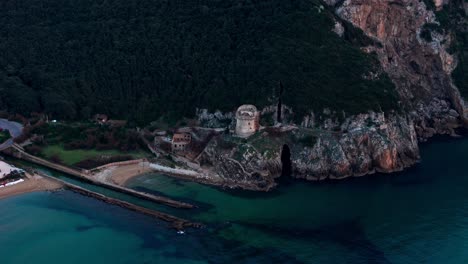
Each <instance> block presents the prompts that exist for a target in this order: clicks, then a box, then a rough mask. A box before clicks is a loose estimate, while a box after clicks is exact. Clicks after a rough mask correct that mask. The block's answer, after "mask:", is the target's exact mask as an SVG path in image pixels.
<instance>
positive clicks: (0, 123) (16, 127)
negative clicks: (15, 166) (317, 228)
mask: <svg viewBox="0 0 468 264" xmlns="http://www.w3.org/2000/svg"><path fill="white" fill-rule="evenodd" d="M0 128H2V129H6V130H8V131H10V135H11V136H12V137H13V138H12V139H9V140H7V141H5V142H4V143H3V144H0V151H1V150H4V149H6V148H8V147H10V146H11V145H12V144H13V139H14V138H17V137H19V136H20V135H21V133H22V132H23V125H21V124H20V123H17V122H12V121H8V120H6V119H0Z"/></svg>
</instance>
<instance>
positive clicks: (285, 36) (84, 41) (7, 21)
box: [0, 0, 396, 123]
mask: <svg viewBox="0 0 468 264" xmlns="http://www.w3.org/2000/svg"><path fill="white" fill-rule="evenodd" d="M0 23H1V25H2V27H0V51H1V52H0V90H1V93H2V96H1V98H0V109H8V110H10V111H15V112H20V113H23V114H27V113H30V112H33V111H38V112H39V111H41V112H47V113H49V114H52V115H53V116H54V117H55V118H61V119H62V118H66V119H82V118H88V117H90V116H91V115H92V114H94V113H107V114H110V115H112V116H114V117H121V118H129V119H133V120H137V121H138V122H140V123H143V122H148V121H151V120H155V119H157V118H159V117H160V116H162V115H164V116H166V117H169V118H171V119H177V118H180V117H182V116H190V115H193V114H194V112H195V108H197V107H199V108H209V109H210V110H215V109H221V110H233V109H234V108H235V107H236V106H238V105H240V104H243V103H255V104H257V105H258V106H266V105H269V104H272V103H276V99H277V98H276V97H277V95H278V83H279V82H280V81H281V82H282V83H283V85H284V87H285V93H284V99H283V100H284V102H285V103H286V104H288V105H291V106H293V107H294V110H295V111H296V112H297V113H298V114H299V115H301V114H302V113H305V112H306V111H309V110H311V109H312V110H315V111H322V109H323V108H325V107H330V108H332V109H335V110H343V111H345V112H346V113H359V112H365V111H367V110H370V109H374V110H389V109H392V108H396V96H395V92H394V87H393V84H392V83H391V82H390V81H389V78H388V77H387V76H386V75H385V74H384V73H380V72H381V70H380V66H379V62H378V61H377V60H376V59H375V58H374V56H373V55H369V54H365V53H363V52H361V51H360V49H359V48H360V47H359V44H360V41H362V36H361V34H360V33H359V32H358V31H357V30H347V31H346V32H354V33H352V34H349V33H347V35H345V37H344V38H340V37H339V36H338V35H336V34H335V33H333V32H332V28H333V26H334V21H333V14H332V12H330V11H328V10H327V8H325V7H323V6H322V5H321V4H320V3H319V1H317V0H267V1H265V0H263V1H260V0H241V1H239V0H236V1H234V0H225V1H218V0H197V1H195V0H185V1H167V0H139V1H134V0H132V1H126V0H110V1H101V0H50V1H47V2H44V1H42V0H21V1H20V0H5V1H1V2H0ZM370 73H378V77H377V78H365V76H369V75H370Z"/></svg>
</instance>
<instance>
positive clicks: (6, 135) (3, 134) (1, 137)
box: [0, 129, 11, 144]
mask: <svg viewBox="0 0 468 264" xmlns="http://www.w3.org/2000/svg"><path fill="white" fill-rule="evenodd" d="M10 138H11V135H10V132H8V131H7V130H1V129H0V144H2V143H3V142H5V141H7V140H8V139H10Z"/></svg>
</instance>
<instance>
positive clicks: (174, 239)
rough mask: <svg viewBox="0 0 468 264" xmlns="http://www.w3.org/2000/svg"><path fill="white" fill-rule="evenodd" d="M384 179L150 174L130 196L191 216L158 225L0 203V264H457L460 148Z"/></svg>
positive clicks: (62, 199)
mask: <svg viewBox="0 0 468 264" xmlns="http://www.w3.org/2000/svg"><path fill="white" fill-rule="evenodd" d="M422 156H423V162H422V163H421V164H419V165H417V166H415V167H414V168H412V169H410V170H408V171H406V172H403V173H398V174H393V175H374V176H370V177H363V178H359V179H352V180H349V181H340V182H331V183H310V182H303V181H290V182H285V183H282V185H281V186H280V188H278V190H276V191H274V192H272V193H252V192H242V191H223V190H219V189H217V188H213V187H208V186H203V185H200V184H196V183H190V182H184V181H180V180H175V179H173V178H169V177H165V176H162V175H157V174H148V175H145V176H141V177H139V178H136V179H134V180H132V181H131V182H130V183H129V186H130V187H132V188H135V189H140V190H145V191H151V192H155V193H163V194H165V195H168V196H171V197H175V198H179V199H183V200H187V201H190V202H193V203H195V204H197V205H198V206H199V208H198V209H196V210H194V211H193V210H171V209H165V210H166V211H167V212H170V213H172V214H175V215H177V216H180V217H185V218H190V219H192V220H196V221H200V222H202V223H205V224H206V227H205V228H203V229H201V230H187V233H186V234H185V235H179V234H177V233H176V232H175V231H173V230H171V229H168V228H167V226H166V224H165V223H162V222H159V221H156V220H154V219H152V218H149V217H146V216H143V215H141V214H138V213H134V212H130V211H127V210H125V209H122V208H119V207H116V206H111V205H107V204H105V203H103V202H100V201H97V200H94V199H92V198H89V197H84V196H81V195H79V194H75V193H72V192H70V191H59V192H54V193H45V192H43V193H33V194H27V195H22V196H19V197H13V198H9V199H6V200H0V256H1V260H0V263H2V264H3V263H449V264H450V263H468V172H467V170H468V139H461V140H448V141H437V142H433V143H431V144H427V145H425V146H423V147H422Z"/></svg>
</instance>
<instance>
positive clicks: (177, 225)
mask: <svg viewBox="0 0 468 264" xmlns="http://www.w3.org/2000/svg"><path fill="white" fill-rule="evenodd" d="M35 173H36V174H38V175H40V176H41V177H44V178H47V179H50V180H52V181H55V182H59V183H61V184H63V185H64V186H65V187H66V188H67V189H69V190H71V191H73V192H76V193H79V194H82V195H85V196H89V197H92V198H95V199H98V200H101V201H104V202H106V203H108V204H112V205H117V206H120V207H123V208H126V209H128V210H132V211H135V212H139V213H143V214H145V215H148V216H151V217H154V218H157V219H159V220H162V221H165V222H168V223H170V225H171V227H172V228H174V229H177V230H183V229H185V228H190V227H192V228H200V227H202V225H201V224H200V223H196V222H191V221H188V220H186V219H183V218H179V217H176V216H173V215H170V214H167V213H163V212H159V211H156V210H152V209H148V208H145V207H142V206H138V205H135V204H132V203H129V202H126V201H122V200H119V199H115V198H111V197H107V196H105V195H103V194H100V193H97V192H93V191H90V190H87V189H84V188H82V187H80V186H78V185H75V184H71V183H69V182H66V181H63V180H60V179H57V178H55V177H52V176H49V175H47V174H45V173H40V172H35Z"/></svg>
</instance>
